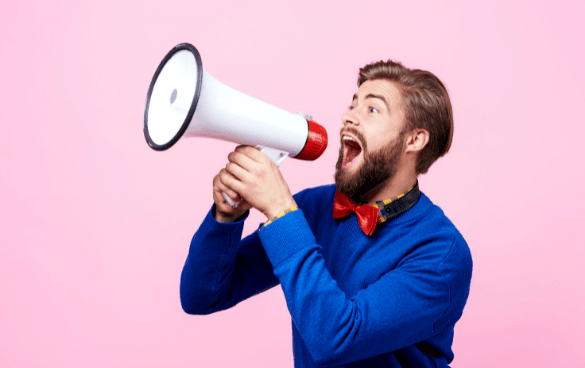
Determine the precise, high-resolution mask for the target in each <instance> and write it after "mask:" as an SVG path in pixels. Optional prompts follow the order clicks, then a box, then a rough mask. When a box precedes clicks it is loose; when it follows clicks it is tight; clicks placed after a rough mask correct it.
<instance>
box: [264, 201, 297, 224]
mask: <svg viewBox="0 0 585 368" xmlns="http://www.w3.org/2000/svg"><path fill="white" fill-rule="evenodd" d="M292 207H297V202H295V200H294V199H293V198H292V197H291V198H289V199H287V200H286V201H282V202H279V203H278V204H274V205H273V206H270V207H269V208H268V209H267V210H266V211H265V212H264V216H266V218H267V219H268V220H271V219H273V218H274V217H276V216H277V215H278V214H279V213H282V212H284V211H286V210H288V209H290V208H292Z"/></svg>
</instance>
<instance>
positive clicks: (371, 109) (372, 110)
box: [370, 107, 379, 114]
mask: <svg viewBox="0 0 585 368" xmlns="http://www.w3.org/2000/svg"><path fill="white" fill-rule="evenodd" d="M370 112H372V113H376V114H377V113H378V112H379V111H378V109H376V108H375V107H370Z"/></svg>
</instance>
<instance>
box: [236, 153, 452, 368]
mask: <svg viewBox="0 0 585 368" xmlns="http://www.w3.org/2000/svg"><path fill="white" fill-rule="evenodd" d="M243 155H244V156H246V157H243ZM228 158H229V159H230V162H231V163H232V165H230V166H228V168H227V169H228V171H229V173H231V174H232V176H233V178H232V179H231V181H229V186H230V187H233V188H234V189H235V190H236V191H237V192H238V193H240V194H241V195H242V197H243V198H244V199H246V200H247V201H248V202H249V203H250V204H251V205H252V206H254V207H255V208H257V209H258V210H260V211H261V212H263V213H264V214H265V215H266V216H267V218H271V215H272V214H274V213H276V212H278V211H281V210H282V209H283V208H285V207H287V206H288V205H283V204H282V202H284V201H285V200H287V198H289V193H288V188H287V187H286V183H284V180H282V177H281V176H280V175H279V173H278V172H276V171H275V170H274V168H273V167H272V166H271V165H270V163H269V162H267V161H266V160H265V159H263V158H262V157H261V156H260V155H258V154H257V153H256V152H254V151H253V150H249V149H246V148H242V149H237V150H236V153H232V154H230V156H229V157H228ZM279 187H281V188H284V189H278V188H279ZM278 198H284V199H282V200H280V201H277V200H276V199H278ZM288 200H290V198H289V199H288ZM293 200H294V199H293ZM275 203H281V204H278V206H280V207H281V208H277V206H276V205H275ZM259 237H260V239H261V242H262V245H263V247H264V249H265V250H266V253H267V255H268V258H269V259H270V262H271V263H272V265H273V267H274V274H275V275H276V277H277V278H278V280H279V282H280V284H281V286H282V289H283V291H284V295H285V299H286V301H287V306H288V309H289V311H290V314H291V316H292V319H293V322H294V325H295V326H296V328H297V329H298V331H299V333H300V335H301V336H302V338H303V341H304V342H305V344H306V346H307V348H308V349H309V351H310V352H311V355H312V357H313V360H315V362H316V363H318V364H321V365H331V364H343V363H348V362H352V361H356V360H361V359H365V358H368V357H372V356H376V355H379V354H383V353H388V352H392V351H395V350H397V349H400V348H403V347H406V346H409V345H413V344H415V343H418V342H421V341H423V340H426V339H428V338H430V337H431V336H433V335H434V334H435V333H437V331H435V330H434V328H435V325H437V326H439V324H437V322H438V321H439V320H443V317H446V318H447V319H448V318H449V316H446V314H450V313H451V312H450V309H449V306H450V297H451V294H450V292H451V290H450V285H449V282H448V281H447V279H446V277H445V276H444V275H443V274H442V272H441V270H440V269H439V265H438V264H437V262H433V261H428V260H427V259H425V256H423V257H420V258H418V259H417V258H416V257H413V258H410V259H409V261H408V262H405V263H404V264H401V265H400V266H399V267H398V268H396V269H394V270H392V271H390V272H388V273H386V274H384V275H383V276H382V277H380V278H379V279H378V280H373V282H372V283H371V284H370V285H369V286H368V287H367V288H365V289H363V290H361V291H359V292H358V293H357V294H356V295H354V296H351V297H347V296H346V294H345V292H344V291H343V290H341V289H340V288H339V286H338V285H337V282H336V281H335V279H333V277H332V276H331V273H330V272H329V270H328V269H327V267H326V266H325V261H324V259H323V256H322V254H321V246H319V245H318V244H316V240H315V237H314V236H313V233H312V231H311V229H310V227H309V225H308V224H307V222H306V219H305V217H304V214H303V212H302V211H295V212H291V213H289V214H287V215H286V216H284V217H282V218H279V219H278V220H276V221H275V222H273V223H272V224H270V225H268V226H267V227H264V228H262V229H261V230H260V231H259ZM440 241H441V244H440V246H441V247H442V246H444V247H447V248H449V247H450V246H452V244H453V241H454V240H453V238H451V239H442V240H440ZM448 311H449V312H448ZM453 313H456V312H453Z"/></svg>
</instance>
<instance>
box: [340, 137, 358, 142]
mask: <svg viewBox="0 0 585 368" xmlns="http://www.w3.org/2000/svg"><path fill="white" fill-rule="evenodd" d="M342 139H343V140H344V141H353V142H355V141H356V140H355V139H353V138H351V137H348V136H344V137H343V138H342Z"/></svg>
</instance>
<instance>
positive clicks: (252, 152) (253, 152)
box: [235, 146, 270, 162]
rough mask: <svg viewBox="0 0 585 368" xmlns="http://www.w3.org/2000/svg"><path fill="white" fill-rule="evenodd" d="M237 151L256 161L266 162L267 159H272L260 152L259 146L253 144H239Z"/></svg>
mask: <svg viewBox="0 0 585 368" xmlns="http://www.w3.org/2000/svg"><path fill="white" fill-rule="evenodd" d="M235 152H241V153H243V154H245V155H246V156H248V157H249V158H250V159H252V160H253V161H256V162H264V161H265V160H266V159H268V160H270V158H269V157H268V156H266V155H265V154H264V153H262V152H260V150H259V149H258V148H256V147H252V146H238V147H236V150H235Z"/></svg>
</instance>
